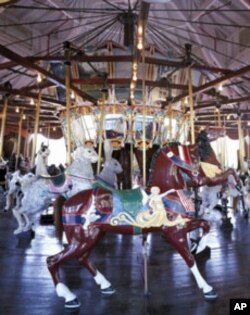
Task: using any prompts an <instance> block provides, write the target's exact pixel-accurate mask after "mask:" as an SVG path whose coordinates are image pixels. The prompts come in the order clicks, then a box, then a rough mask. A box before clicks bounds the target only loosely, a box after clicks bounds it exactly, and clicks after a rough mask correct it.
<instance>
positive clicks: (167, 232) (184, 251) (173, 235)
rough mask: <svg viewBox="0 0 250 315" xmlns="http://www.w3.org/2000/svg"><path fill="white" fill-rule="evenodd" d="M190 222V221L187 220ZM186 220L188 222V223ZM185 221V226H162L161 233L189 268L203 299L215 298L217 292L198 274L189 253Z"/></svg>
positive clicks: (187, 228) (192, 257)
mask: <svg viewBox="0 0 250 315" xmlns="http://www.w3.org/2000/svg"><path fill="white" fill-rule="evenodd" d="M189 222H191V221H189ZM189 222H188V223H189ZM188 223H186V225H187V227H182V228H178V227H164V228H163V233H164V237H165V239H166V241H167V242H169V243H170V244H171V245H172V246H173V247H174V248H175V249H176V250H177V251H178V253H179V254H180V255H181V256H182V258H183V259H184V261H185V262H186V264H187V266H188V267H189V268H190V270H191V272H192V274H193V276H194V278H195V280H196V283H197V285H198V287H199V288H200V289H201V290H202V292H203V295H204V298H205V300H210V301H211V300H215V299H216V298H217V296H218V295H217V293H216V292H215V291H214V289H213V288H212V286H210V285H209V284H208V283H207V282H206V281H205V279H204V278H203V277H202V275H201V274H200V272H199V270H198V268H197V265H196V262H195V260H194V256H193V255H192V254H191V252H190V250H189V247H188V242H187V233H188V232H189V230H190V227H188Z"/></svg>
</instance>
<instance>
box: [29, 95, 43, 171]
mask: <svg viewBox="0 0 250 315" xmlns="http://www.w3.org/2000/svg"><path fill="white" fill-rule="evenodd" d="M41 97H42V92H41V91H39V93H38V99H37V102H36V116H35V127H34V137H33V143H32V156H31V165H32V166H34V164H35V155H36V145H37V134H38V128H39V116H40V108H41Z"/></svg>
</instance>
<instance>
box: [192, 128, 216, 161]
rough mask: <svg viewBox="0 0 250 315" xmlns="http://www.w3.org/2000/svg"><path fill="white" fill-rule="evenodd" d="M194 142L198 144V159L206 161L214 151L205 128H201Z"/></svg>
mask: <svg viewBox="0 0 250 315" xmlns="http://www.w3.org/2000/svg"><path fill="white" fill-rule="evenodd" d="M196 143H197V146H198V156H199V158H200V161H202V162H203V161H207V160H208V158H209V156H211V155H212V154H213V153H214V151H213V149H212V147H211V144H210V141H209V138H208V135H207V132H206V131H205V130H202V131H201V132H200V133H199V134H198V136H197V139H196Z"/></svg>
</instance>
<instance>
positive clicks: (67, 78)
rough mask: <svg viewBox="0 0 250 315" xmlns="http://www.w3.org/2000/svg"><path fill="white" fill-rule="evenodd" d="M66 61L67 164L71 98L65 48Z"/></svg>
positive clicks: (69, 150)
mask: <svg viewBox="0 0 250 315" xmlns="http://www.w3.org/2000/svg"><path fill="white" fill-rule="evenodd" d="M65 55H66V60H67V61H66V62H65V87H66V123H67V139H66V143H67V163H68V165H70V164H71V162H72V157H71V122H70V107H71V99H70V93H71V89H70V61H68V59H69V58H68V50H65Z"/></svg>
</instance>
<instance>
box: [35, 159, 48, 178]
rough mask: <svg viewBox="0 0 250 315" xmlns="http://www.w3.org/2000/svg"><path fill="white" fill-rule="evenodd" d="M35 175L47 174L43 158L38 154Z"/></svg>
mask: <svg viewBox="0 0 250 315" xmlns="http://www.w3.org/2000/svg"><path fill="white" fill-rule="evenodd" d="M35 175H36V176H38V175H49V174H48V171H47V166H46V165H45V158H43V157H42V156H40V155H39V156H38V158H37V164H36V174H35Z"/></svg>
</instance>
